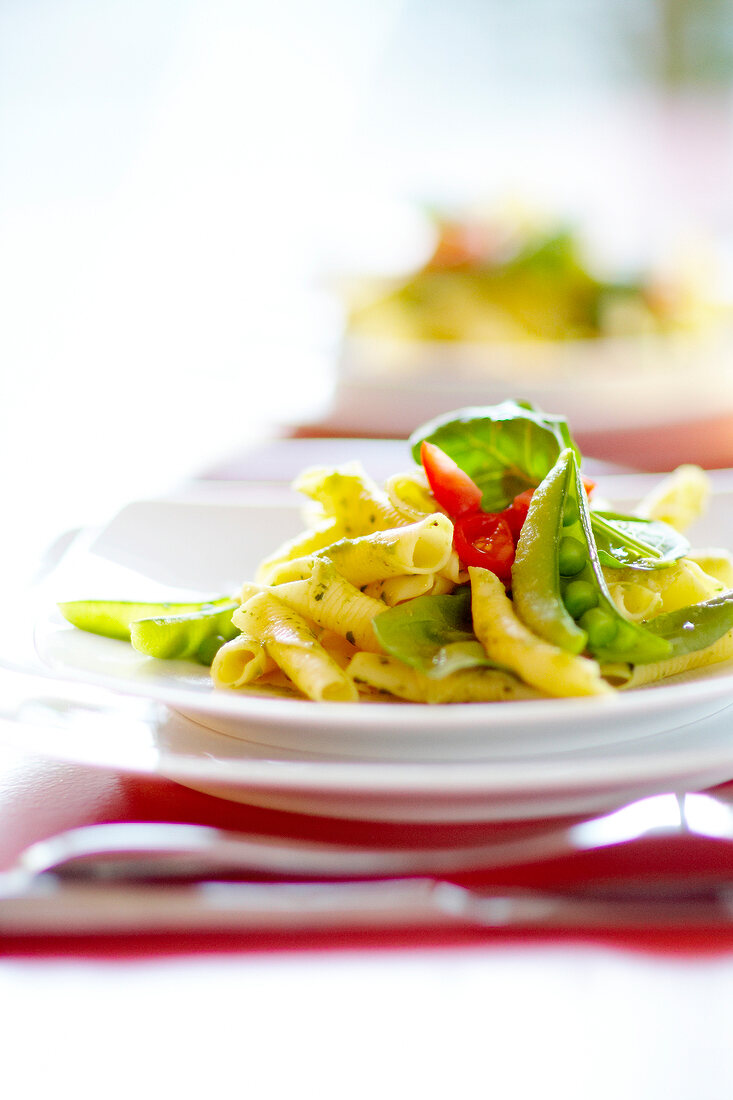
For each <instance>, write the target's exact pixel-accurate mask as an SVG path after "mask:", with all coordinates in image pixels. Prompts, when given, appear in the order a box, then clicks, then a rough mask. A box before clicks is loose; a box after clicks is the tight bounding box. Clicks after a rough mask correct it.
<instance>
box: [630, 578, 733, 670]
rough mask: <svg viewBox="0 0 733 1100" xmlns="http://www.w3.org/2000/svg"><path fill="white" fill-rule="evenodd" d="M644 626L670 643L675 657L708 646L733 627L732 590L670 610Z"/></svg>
mask: <svg viewBox="0 0 733 1100" xmlns="http://www.w3.org/2000/svg"><path fill="white" fill-rule="evenodd" d="M644 625H645V627H646V629H647V630H648V631H650V632H651V633H652V634H657V635H659V636H660V637H661V638H664V639H665V640H666V641H667V642H668V643H669V644H670V646H671V648H672V656H673V657H681V656H684V654H686V653H694V652H696V651H697V650H698V649H705V648H706V647H707V646H709V645H713V643H714V642H717V640H718V638H722V637H723V635H724V634H727V633H728V631H729V630H732V629H733V592H724V593H723V594H722V595H721V596H713V597H712V598H711V599H709V600H704V601H703V602H702V603H694V604H691V605H690V606H689V607H681V608H678V610H677V611H667V612H665V613H664V614H662V615H657V617H656V618H655V619H652V620H651V621H650V622H648V623H645V624H644Z"/></svg>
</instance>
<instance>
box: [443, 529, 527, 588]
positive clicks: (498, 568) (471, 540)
mask: <svg viewBox="0 0 733 1100" xmlns="http://www.w3.org/2000/svg"><path fill="white" fill-rule="evenodd" d="M453 545H454V546H455V548H456V551H457V553H458V557H459V558H460V559H461V561H462V562H463V564H464V565H478V566H480V567H481V568H483V569H488V570H490V571H491V572H492V573H495V574H496V576H497V577H498V578H499V580H500V581H503V582H504V584H506V585H508V584H510V582H511V579H512V564H513V562H514V539H513V537H512V531H511V528H510V526H509V524H508V523H507V521H506V518H505V517H504V516H503V515H501V514H497V513H495V512H466V513H464V514H463V515H462V516H459V517H458V519H457V520H456V522H455V525H454V527H453Z"/></svg>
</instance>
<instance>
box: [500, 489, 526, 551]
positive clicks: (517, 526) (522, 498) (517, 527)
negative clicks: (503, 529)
mask: <svg viewBox="0 0 733 1100" xmlns="http://www.w3.org/2000/svg"><path fill="white" fill-rule="evenodd" d="M533 493H534V489H525V490H524V492H523V493H519V495H518V496H516V497H515V498H514V500H513V501H512V502H511V504H510V505H509V507H508V508H505V509H504V511H503V512H502V513H501V515H502V516H503V517H504V519H505V520H506V521H507V523H508V524H509V529H510V531H511V533H512V535H513V537H514V541H515V542H516V541H517V539H518V538H519V536H520V534H521V533H522V525H523V523H524V521H525V519H526V518H527V512H528V511H529V502H530V501H531V499H532V494H533Z"/></svg>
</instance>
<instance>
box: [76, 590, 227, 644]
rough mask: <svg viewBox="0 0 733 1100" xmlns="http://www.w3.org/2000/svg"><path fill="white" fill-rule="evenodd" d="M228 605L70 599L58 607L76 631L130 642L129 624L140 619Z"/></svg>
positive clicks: (217, 602)
mask: <svg viewBox="0 0 733 1100" xmlns="http://www.w3.org/2000/svg"><path fill="white" fill-rule="evenodd" d="M229 603H231V597H229V596H222V597H219V598H218V599H215V600H209V601H207V602H206V603H201V601H199V602H198V603H170V602H168V603H133V602H132V601H130V600H72V601H70V602H67V603H60V604H59V605H58V607H59V610H60V612H61V614H62V615H63V616H64V618H65V619H66V620H67V621H68V622H70V623H71V625H72V626H75V627H77V628H78V629H79V630H86V631H87V632H88V633H90V634H101V635H102V636H103V637H104V638H119V639H120V641H123V642H129V641H130V625H131V623H134V622H137V621H138V620H139V619H153V618H155V619H157V618H165V617H169V616H171V615H186V614H188V613H190V612H192V611H213V610H214V609H215V608H221V607H222V606H223V605H224V604H227V605H228V604H229Z"/></svg>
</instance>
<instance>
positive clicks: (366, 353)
mask: <svg viewBox="0 0 733 1100" xmlns="http://www.w3.org/2000/svg"><path fill="white" fill-rule="evenodd" d="M732 343H733V332H731V330H730V328H729V327H726V326H722V327H718V326H715V327H711V328H710V330H708V331H706V332H705V333H704V334H694V335H691V334H673V335H646V336H643V337H614V338H610V337H609V338H605V339H593V340H567V341H534V342H526V343H522V342H517V343H509V344H490V343H485V344H479V343H475V344H471V343H462V342H457V343H451V342H438V343H432V342H430V341H417V340H413V341H409V340H390V339H387V338H382V339H378V338H371V339H370V338H366V337H353V336H352V337H349V336H347V337H346V338H345V339H344V341H343V344H342V347H341V351H340V356H339V364H338V377H337V385H336V390H335V394H334V398H333V402H332V409H331V411H330V413H329V415H328V418H327V419H328V422H329V423H332V424H333V425H334V426H339V427H340V428H341V429H343V428H347V429H348V430H349V431H350V432H351V434H358V433H359V432H364V433H366V434H369V433H374V432H378V433H379V434H382V435H385V434H394V435H396V436H401V435H404V434H407V433H409V432H410V431H412V429H413V428H414V427H415V425H416V424H419V423H420V422H421V421H424V420H428V419H431V418H432V417H434V416H437V415H439V414H440V413H443V412H444V411H445V410H446V409H455V408H459V407H460V406H467V405H488V404H494V403H496V402H497V401H503V400H505V399H506V398H511V397H516V396H517V394H521V396H522V397H524V398H526V399H528V400H531V401H533V402H534V403H535V404H537V405H539V406H540V407H541V408H544V409H546V410H547V411H548V412H559V411H562V413H563V415H564V416H565V417H566V419H567V420H568V423H569V424H570V426H571V429H572V430H573V432H574V433H581V434H586V435H587V434H588V433H593V432H604V431H606V432H608V431H619V430H622V431H625V432H628V431H629V430H631V429H643V428H650V427H655V426H656V427H659V426H664V425H668V424H684V423H687V422H688V421H690V420H705V419H706V418H711V417H720V416H721V415H723V414H724V413H730V412H731V411H733V374H732V373H731V371H730V357H731V345H732ZM630 394H633V400H631V401H630V400H629V395H630Z"/></svg>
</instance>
